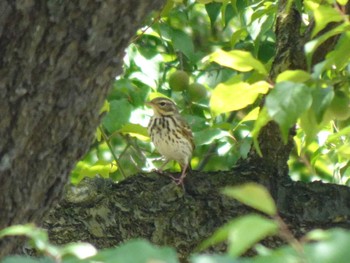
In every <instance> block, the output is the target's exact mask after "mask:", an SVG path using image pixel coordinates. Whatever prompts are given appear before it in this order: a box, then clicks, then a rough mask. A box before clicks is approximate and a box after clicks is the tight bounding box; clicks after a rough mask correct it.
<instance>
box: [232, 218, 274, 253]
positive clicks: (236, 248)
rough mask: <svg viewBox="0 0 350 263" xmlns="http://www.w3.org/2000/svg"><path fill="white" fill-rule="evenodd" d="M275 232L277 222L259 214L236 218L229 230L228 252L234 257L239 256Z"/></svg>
mask: <svg viewBox="0 0 350 263" xmlns="http://www.w3.org/2000/svg"><path fill="white" fill-rule="evenodd" d="M277 232H278V224H277V223H276V222H274V221H273V220H271V219H267V218H264V217H262V216H260V215H254V214H252V215H247V216H243V217H240V218H237V219H235V220H234V225H233V227H232V228H231V229H230V232H229V237H228V240H229V247H228V253H229V254H230V255H232V256H234V257H237V256H240V255H242V254H243V253H244V252H246V251H247V250H248V249H249V248H251V247H252V246H253V245H254V244H255V243H257V242H259V241H260V240H262V239H264V238H265V237H268V236H272V235H275V234H277Z"/></svg>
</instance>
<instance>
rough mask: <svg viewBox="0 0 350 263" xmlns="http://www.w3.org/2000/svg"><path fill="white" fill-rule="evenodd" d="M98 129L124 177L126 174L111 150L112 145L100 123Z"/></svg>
mask: <svg viewBox="0 0 350 263" xmlns="http://www.w3.org/2000/svg"><path fill="white" fill-rule="evenodd" d="M99 129H100V132H101V134H102V137H103V139H104V140H105V142H106V143H107V146H108V148H109V150H110V151H111V154H112V156H113V158H114V160H115V162H116V164H117V166H118V169H119V170H120V173H121V174H122V176H123V178H124V179H126V175H125V173H124V170H123V168H122V166H121V165H120V163H119V160H118V158H117V156H116V155H115V153H114V151H113V148H112V145H111V144H110V142H109V139H108V137H107V135H106V133H105V132H104V130H103V127H102V125H100V126H99Z"/></svg>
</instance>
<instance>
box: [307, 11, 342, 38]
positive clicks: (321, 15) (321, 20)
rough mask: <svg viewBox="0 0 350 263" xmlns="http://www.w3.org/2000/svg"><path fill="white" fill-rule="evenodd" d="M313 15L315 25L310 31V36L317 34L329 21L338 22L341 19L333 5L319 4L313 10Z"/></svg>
mask: <svg viewBox="0 0 350 263" xmlns="http://www.w3.org/2000/svg"><path fill="white" fill-rule="evenodd" d="M314 17H315V22H316V25H315V28H314V30H313V31H312V37H314V36H315V35H317V33H318V32H320V31H321V30H322V29H324V28H325V27H326V25H327V24H329V23H330V22H340V21H342V20H343V17H342V15H341V14H340V12H339V11H337V10H335V8H334V7H331V6H324V5H320V6H319V7H318V8H317V9H315V10H314Z"/></svg>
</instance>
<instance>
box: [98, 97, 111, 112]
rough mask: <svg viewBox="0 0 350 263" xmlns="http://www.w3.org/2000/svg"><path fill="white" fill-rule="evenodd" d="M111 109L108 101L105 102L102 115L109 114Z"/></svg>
mask: <svg viewBox="0 0 350 263" xmlns="http://www.w3.org/2000/svg"><path fill="white" fill-rule="evenodd" d="M109 109H110V107H109V102H108V100H105V101H104V103H103V106H102V108H101V109H100V114H101V113H104V112H109Z"/></svg>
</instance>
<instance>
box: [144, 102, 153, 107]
mask: <svg viewBox="0 0 350 263" xmlns="http://www.w3.org/2000/svg"><path fill="white" fill-rule="evenodd" d="M145 104H146V105H147V106H148V107H152V105H153V103H152V102H151V101H147V102H146V103H145Z"/></svg>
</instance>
